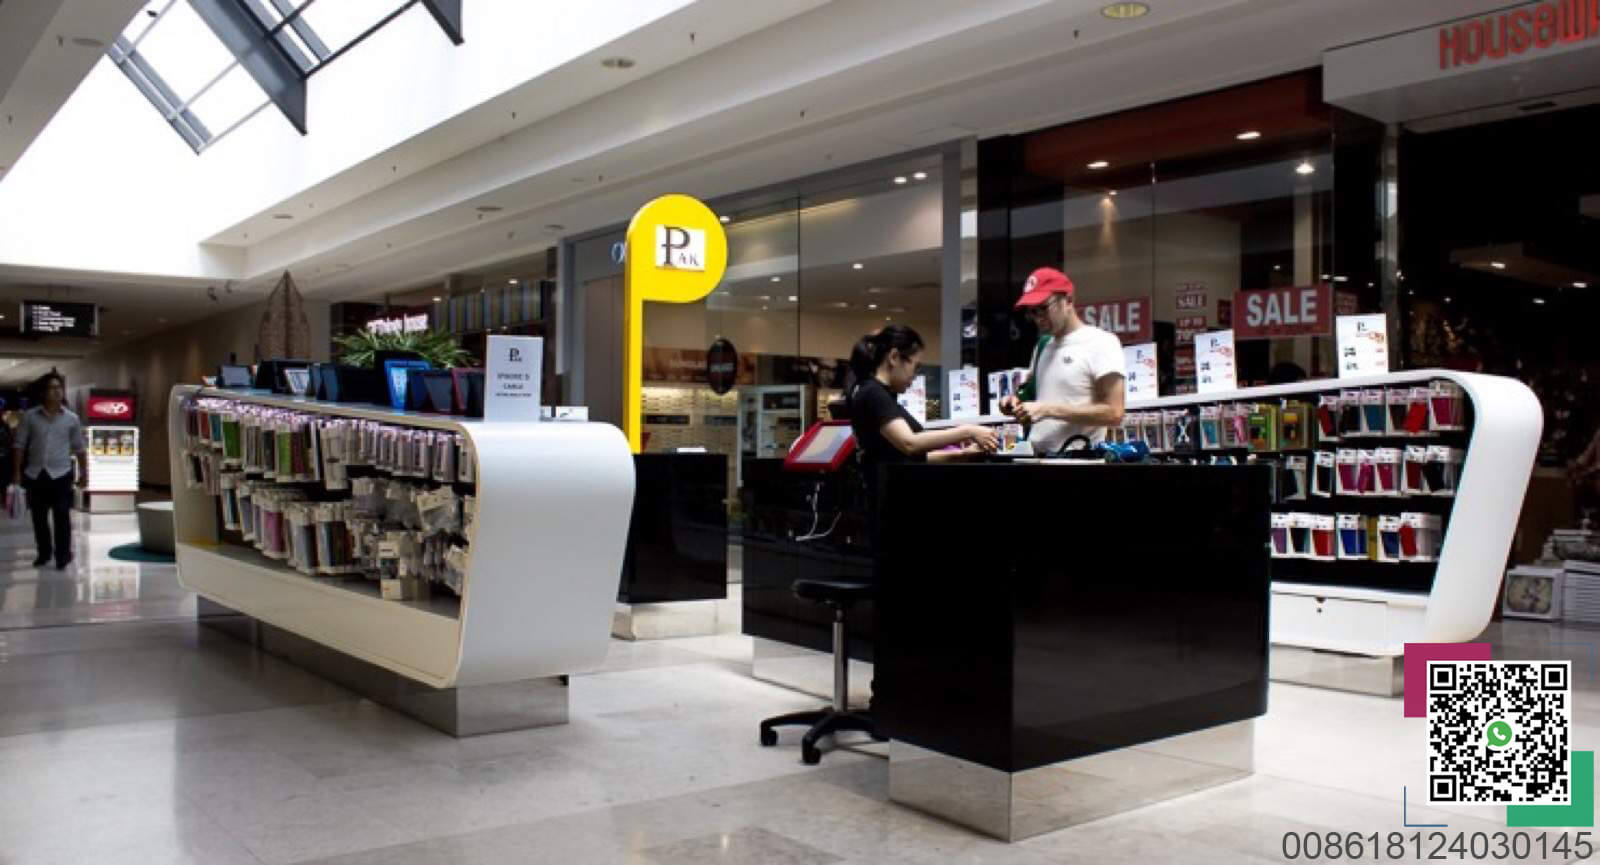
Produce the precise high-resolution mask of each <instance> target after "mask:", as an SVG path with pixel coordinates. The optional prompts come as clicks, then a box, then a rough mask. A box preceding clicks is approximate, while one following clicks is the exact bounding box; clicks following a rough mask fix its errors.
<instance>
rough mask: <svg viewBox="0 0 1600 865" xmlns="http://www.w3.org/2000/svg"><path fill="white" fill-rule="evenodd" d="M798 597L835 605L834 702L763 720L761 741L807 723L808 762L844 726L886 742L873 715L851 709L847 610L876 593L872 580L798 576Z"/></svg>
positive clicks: (804, 746)
mask: <svg viewBox="0 0 1600 865" xmlns="http://www.w3.org/2000/svg"><path fill="white" fill-rule="evenodd" d="M793 588H794V594H795V597H797V598H801V599H804V600H807V601H816V602H817V603H819V604H827V605H828V606H830V607H832V608H833V705H831V706H828V707H826V708H823V709H818V710H816V711H814V712H794V713H792V714H789V715H779V716H777V717H775V718H768V719H766V720H765V721H762V722H761V744H762V745H765V746H767V747H771V746H773V745H776V744H778V731H776V730H774V729H773V728H774V727H790V726H807V727H810V728H811V729H809V730H807V731H806V735H805V737H804V738H803V739H801V740H800V759H801V760H804V761H805V762H806V763H807V764H808V765H816V764H817V763H819V762H821V761H822V752H821V751H820V750H818V749H817V742H818V741H819V740H821V739H822V737H823V736H829V735H832V734H834V733H838V732H841V731H844V730H858V731H860V732H863V733H867V734H870V735H871V736H872V738H874V739H876V740H878V741H880V742H882V741H885V740H887V738H888V737H887V736H881V735H879V734H878V726H877V724H875V723H874V722H873V720H872V715H870V714H868V713H866V712H852V711H850V640H849V634H848V633H847V632H846V631H845V626H844V620H845V614H846V613H848V612H849V610H850V605H851V604H854V603H855V602H856V601H864V600H868V599H870V598H871V597H872V596H873V587H872V584H871V583H857V582H849V581H845V580H795V581H794V587H793Z"/></svg>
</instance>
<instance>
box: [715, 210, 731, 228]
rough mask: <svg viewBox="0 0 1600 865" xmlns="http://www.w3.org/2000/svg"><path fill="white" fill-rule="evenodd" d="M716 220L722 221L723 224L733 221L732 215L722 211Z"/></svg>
mask: <svg viewBox="0 0 1600 865" xmlns="http://www.w3.org/2000/svg"><path fill="white" fill-rule="evenodd" d="M717 221H718V222H720V223H722V224H723V225H727V224H728V223H730V222H732V221H733V217H731V216H729V215H728V214H726V213H724V214H722V215H721V216H719V217H717Z"/></svg>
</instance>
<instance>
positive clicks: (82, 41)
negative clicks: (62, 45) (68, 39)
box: [72, 36, 106, 48]
mask: <svg viewBox="0 0 1600 865" xmlns="http://www.w3.org/2000/svg"><path fill="white" fill-rule="evenodd" d="M72 44H74V45H76V46H78V47H79V48H104V47H106V43H105V42H102V41H101V40H99V39H95V38H93V37H90V36H74V37H72Z"/></svg>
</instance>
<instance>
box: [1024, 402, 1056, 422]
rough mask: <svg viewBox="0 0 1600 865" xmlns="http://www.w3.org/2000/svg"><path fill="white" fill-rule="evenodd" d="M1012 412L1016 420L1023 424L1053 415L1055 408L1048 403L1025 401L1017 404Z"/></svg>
mask: <svg viewBox="0 0 1600 865" xmlns="http://www.w3.org/2000/svg"><path fill="white" fill-rule="evenodd" d="M1014 414H1015V415H1016V418H1017V420H1019V421H1021V422H1023V423H1025V424H1036V423H1038V422H1039V421H1042V420H1047V419H1049V418H1052V417H1055V409H1054V407H1052V406H1051V405H1050V404H1049V403H1042V402H1025V403H1019V404H1018V405H1017V407H1016V411H1015V412H1014Z"/></svg>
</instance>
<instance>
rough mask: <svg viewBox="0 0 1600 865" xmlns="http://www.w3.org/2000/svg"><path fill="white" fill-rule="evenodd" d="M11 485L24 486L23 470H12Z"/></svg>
mask: <svg viewBox="0 0 1600 865" xmlns="http://www.w3.org/2000/svg"><path fill="white" fill-rule="evenodd" d="M11 485H12V486H14V487H20V486H22V472H12V474H11Z"/></svg>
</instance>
